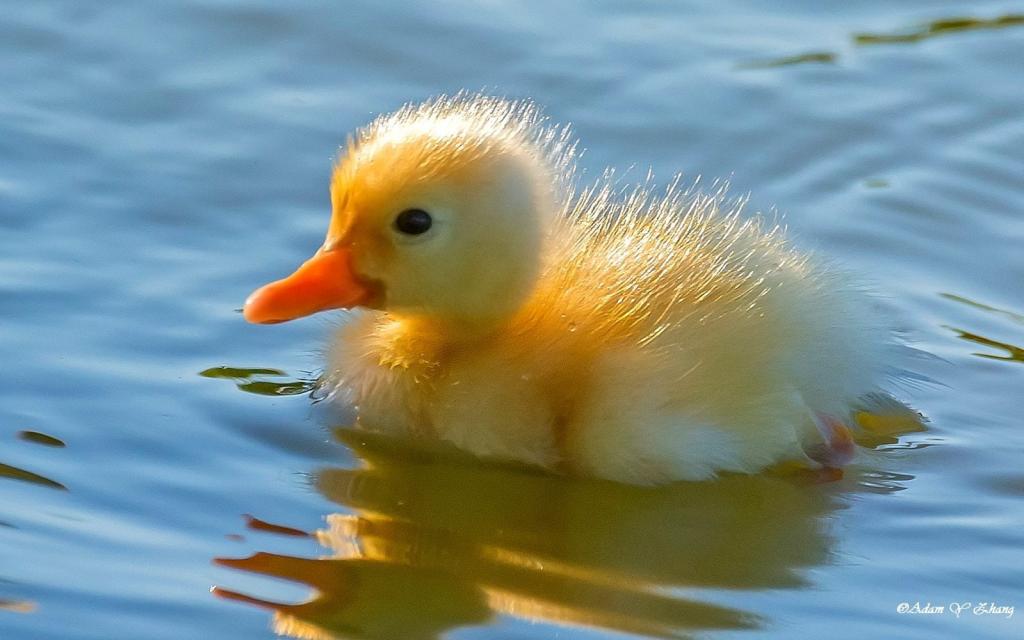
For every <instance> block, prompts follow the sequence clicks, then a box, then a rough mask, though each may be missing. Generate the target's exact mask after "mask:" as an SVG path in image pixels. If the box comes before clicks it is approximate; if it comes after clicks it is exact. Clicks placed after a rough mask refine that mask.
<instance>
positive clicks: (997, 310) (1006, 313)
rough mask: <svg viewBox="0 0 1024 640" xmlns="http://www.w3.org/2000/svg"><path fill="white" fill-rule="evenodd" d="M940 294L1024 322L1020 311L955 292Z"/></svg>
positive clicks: (1023, 316)
mask: <svg viewBox="0 0 1024 640" xmlns="http://www.w3.org/2000/svg"><path fill="white" fill-rule="evenodd" d="M939 295H940V296H942V297H943V298H945V299H946V300H952V301H953V302H959V303H961V304H965V305H967V306H969V307H973V308H975V309H980V310H982V311H988V312H989V313H992V314H995V315H997V316H1002V317H1004V318H1008V319H1010V320H1013V321H1014V322H1016V323H1017V324H1024V315H1021V314H1019V313H1015V312H1013V311H1009V310H1007V309H1000V308H999V307H993V306H991V305H987V304H984V303H981V302H977V301H976V300H971V299H970V298H965V297H964V296H958V295H956V294H953V293H940V294H939Z"/></svg>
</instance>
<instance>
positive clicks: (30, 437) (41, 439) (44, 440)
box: [18, 431, 67, 448]
mask: <svg viewBox="0 0 1024 640" xmlns="http://www.w3.org/2000/svg"><path fill="white" fill-rule="evenodd" d="M18 437H19V438H21V439H22V440H25V441H27V442H34V443H35V444H41V445H43V446H45V447H58V448H63V447H65V446H67V445H65V444H64V441H63V440H61V439H60V438H55V437H53V436H51V435H49V434H46V433H41V432H39V431H19V432H18Z"/></svg>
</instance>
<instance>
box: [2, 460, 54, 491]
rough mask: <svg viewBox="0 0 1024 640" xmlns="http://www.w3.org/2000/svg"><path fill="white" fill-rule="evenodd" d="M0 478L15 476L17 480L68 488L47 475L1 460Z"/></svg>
mask: <svg viewBox="0 0 1024 640" xmlns="http://www.w3.org/2000/svg"><path fill="white" fill-rule="evenodd" d="M0 478H14V479H15V480H23V481H25V482H31V483H33V484H40V485H43V486H44V487H52V488H54V489H60V490H62V491H67V489H68V488H67V487H65V486H64V485H62V484H61V483H59V482H57V481H56V480H50V479H49V478H47V477H46V476H41V475H39V474H38V473H32V472H31V471H26V470H25V469H19V468H18V467H12V466H11V465H9V464H4V463H2V462H0Z"/></svg>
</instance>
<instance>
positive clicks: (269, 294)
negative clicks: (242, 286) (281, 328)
mask: <svg viewBox="0 0 1024 640" xmlns="http://www.w3.org/2000/svg"><path fill="white" fill-rule="evenodd" d="M371 295H372V289H371V287H370V286H369V285H367V284H366V283H364V282H362V281H361V280H360V279H359V277H358V276H356V273H355V271H354V269H353V268H352V252H351V251H350V250H349V249H348V248H347V247H344V246H339V247H332V248H330V249H320V250H319V251H317V252H316V255H314V256H313V257H312V258H310V259H309V260H307V261H306V262H305V263H304V264H303V265H302V266H301V267H299V268H298V269H296V270H295V273H293V274H292V275H290V276H288V277H287V278H285V279H283V280H278V281H276V282H271V283H270V284H268V285H264V286H262V287H260V288H259V289H257V290H256V291H254V292H253V293H252V295H250V296H249V299H248V300H246V301H245V308H244V309H243V310H242V315H244V316H245V319H246V320H248V321H249V322H255V323H259V324H272V323H275V322H286V321H288V320H294V319H296V318H301V317H303V316H308V315H310V314H313V313H316V312H318V311H326V310H327V309H340V308H346V309H347V308H350V307H356V306H359V305H361V304H363V303H365V302H366V301H367V300H369V299H370V297H371Z"/></svg>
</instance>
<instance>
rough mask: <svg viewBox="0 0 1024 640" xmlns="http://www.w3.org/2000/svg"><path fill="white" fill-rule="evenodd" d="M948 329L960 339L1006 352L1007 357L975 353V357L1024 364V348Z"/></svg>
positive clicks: (954, 328) (951, 328) (959, 330)
mask: <svg viewBox="0 0 1024 640" xmlns="http://www.w3.org/2000/svg"><path fill="white" fill-rule="evenodd" d="M946 328H947V329H949V330H950V331H953V332H954V333H956V334H957V336H956V337H958V338H960V339H961V340H967V341H968V342H973V343H975V344H980V345H984V346H986V347H994V348H996V349H999V350H1002V351H1005V352H1006V354H1005V355H1004V354H996V353H978V352H975V353H973V354H971V355H975V356H978V357H981V358H989V359H992V360H1009V361H1013V362H1024V348H1021V347H1018V346H1016V345H1013V344H1010V343H1008V342H999V341H997V340H992V339H991V338H986V337H985V336H980V335H978V334H976V333H971V332H970V331H964V330H963V329H957V328H956V327H950V326H946Z"/></svg>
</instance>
